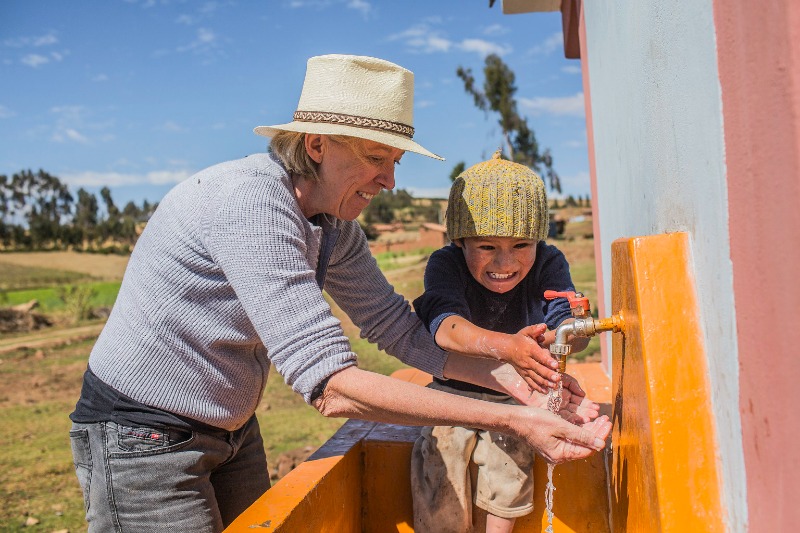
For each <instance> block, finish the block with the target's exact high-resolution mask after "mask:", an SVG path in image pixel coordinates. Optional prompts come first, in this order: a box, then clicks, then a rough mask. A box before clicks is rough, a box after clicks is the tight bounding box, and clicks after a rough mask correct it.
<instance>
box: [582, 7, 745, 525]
mask: <svg viewBox="0 0 800 533" xmlns="http://www.w3.org/2000/svg"><path fill="white" fill-rule="evenodd" d="M712 8H713V6H712V3H711V2H710V1H702V2H681V1H679V0H636V1H634V0H630V1H627V2H583V10H584V13H583V20H584V24H585V26H584V30H583V33H584V35H585V39H586V42H585V46H584V47H583V48H584V50H585V54H584V55H583V57H582V61H583V62H585V67H584V72H588V75H589V80H588V85H589V94H590V95H591V122H590V123H591V127H592V131H591V132H589V133H590V138H591V139H592V140H593V143H594V146H593V151H594V156H595V157H594V175H593V180H594V183H595V186H596V196H595V202H596V204H595V205H596V208H597V216H598V227H599V234H598V233H597V232H596V237H599V244H598V248H599V249H600V251H601V256H602V259H601V261H602V265H601V267H602V275H603V287H604V293H605V296H604V300H605V304H606V305H605V306H604V307H605V309H606V310H609V309H610V305H609V303H610V301H611V298H610V291H611V281H610V276H611V266H610V247H611V243H612V242H613V240H614V239H617V238H620V237H632V236H640V235H652V234H658V233H668V232H673V231H686V232H688V233H689V235H690V238H691V246H692V255H693V264H694V275H695V283H696V288H697V297H698V305H699V308H700V319H701V327H702V330H703V333H704V345H705V350H706V351H705V353H698V354H683V353H681V354H675V356H676V357H683V358H685V359H686V361H685V364H687V365H690V364H691V363H692V358H693V357H707V365H708V368H709V372H710V383H711V387H712V391H711V396H712V403H713V409H714V415H715V420H716V431H717V440H718V442H719V446H720V448H719V458H718V459H719V461H720V466H721V472H722V485H723V486H722V494H723V506H724V508H725V509H726V513H727V516H726V522H727V524H728V527H729V530H731V531H743V530H744V529H745V527H746V523H747V513H746V509H747V505H746V492H745V470H744V459H743V451H742V429H741V424H740V418H739V361H738V358H737V350H738V347H737V336H736V315H735V307H734V297H733V272H732V265H731V259H730V256H731V250H730V238H729V234H728V209H727V203H728V198H727V181H726V165H725V147H724V132H723V116H722V113H721V110H722V100H721V94H720V83H719V74H718V67H717V54H716V41H715V31H714V17H713V9H712ZM665 290H669V288H668V287H665ZM671 297H673V298H680V297H681V295H680V294H674V295H671Z"/></svg>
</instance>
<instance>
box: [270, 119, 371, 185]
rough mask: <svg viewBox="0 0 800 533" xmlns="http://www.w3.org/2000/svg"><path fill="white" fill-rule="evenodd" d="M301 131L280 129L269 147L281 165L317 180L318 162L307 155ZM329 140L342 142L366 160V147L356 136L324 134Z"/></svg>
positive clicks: (295, 172) (357, 155)
mask: <svg viewBox="0 0 800 533" xmlns="http://www.w3.org/2000/svg"><path fill="white" fill-rule="evenodd" d="M305 136H306V134H305V133H303V132H295V131H281V132H278V133H277V134H276V135H275V136H274V137H272V141H270V143H269V148H270V150H271V151H272V153H274V154H275V155H276V156H278V159H280V160H281V162H282V163H283V166H285V167H286V170H288V171H289V172H291V173H294V174H298V175H300V176H303V177H305V178H307V179H310V180H312V181H319V173H318V169H319V164H318V163H317V162H316V161H314V160H313V159H311V156H309V155H308V152H307V151H306V145H305ZM324 137H326V138H327V139H328V140H329V141H332V142H335V143H337V144H343V145H346V146H347V147H349V148H350V150H351V151H352V152H353V154H354V155H355V156H356V157H358V158H359V159H361V160H362V161H366V149H365V147H364V140H363V139H359V138H358V137H349V136H347V135H324Z"/></svg>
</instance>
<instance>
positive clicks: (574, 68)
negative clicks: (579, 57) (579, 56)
mask: <svg viewBox="0 0 800 533" xmlns="http://www.w3.org/2000/svg"><path fill="white" fill-rule="evenodd" d="M561 72H565V73H567V74H580V73H581V67H580V65H567V66H566V67H561Z"/></svg>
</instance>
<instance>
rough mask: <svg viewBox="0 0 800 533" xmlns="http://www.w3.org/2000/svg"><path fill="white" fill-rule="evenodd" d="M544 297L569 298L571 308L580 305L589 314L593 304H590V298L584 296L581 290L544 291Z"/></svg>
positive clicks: (548, 298) (550, 298)
mask: <svg viewBox="0 0 800 533" xmlns="http://www.w3.org/2000/svg"><path fill="white" fill-rule="evenodd" d="M544 297H545V299H547V300H555V299H556V298H566V299H567V300H569V307H570V309H575V308H577V307H580V308H581V309H583V312H584V313H586V314H589V313H590V312H591V311H590V309H591V306H590V305H589V298H587V297H586V296H584V295H583V293H581V292H573V291H566V292H558V291H544Z"/></svg>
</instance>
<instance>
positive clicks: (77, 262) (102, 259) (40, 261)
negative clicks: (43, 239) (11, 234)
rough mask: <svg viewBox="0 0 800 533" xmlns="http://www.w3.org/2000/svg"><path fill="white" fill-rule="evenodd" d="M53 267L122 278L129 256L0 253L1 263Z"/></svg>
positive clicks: (66, 253)
mask: <svg viewBox="0 0 800 533" xmlns="http://www.w3.org/2000/svg"><path fill="white" fill-rule="evenodd" d="M2 263H8V264H12V265H18V266H28V267H41V268H53V269H58V270H69V271H71V272H80V273H81V274H89V275H91V276H93V277H95V278H98V279H101V280H106V281H116V280H121V279H122V275H123V274H124V273H125V267H127V266H128V256H126V255H125V256H123V255H102V254H86V253H79V252H15V253H6V254H0V264H2Z"/></svg>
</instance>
